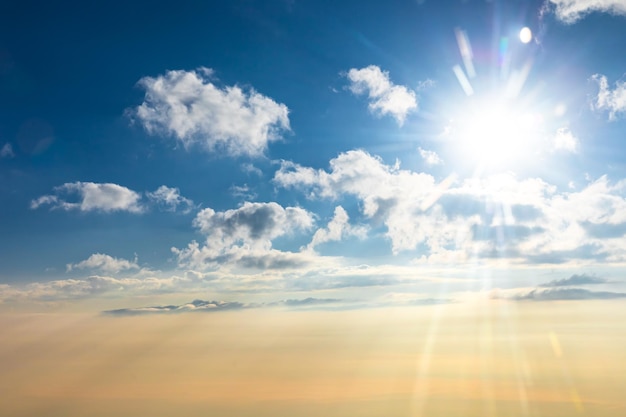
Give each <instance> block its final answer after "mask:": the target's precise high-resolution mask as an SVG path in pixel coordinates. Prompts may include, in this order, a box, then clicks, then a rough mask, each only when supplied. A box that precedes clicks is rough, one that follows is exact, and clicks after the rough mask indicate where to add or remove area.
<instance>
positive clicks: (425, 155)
mask: <svg viewBox="0 0 626 417" xmlns="http://www.w3.org/2000/svg"><path fill="white" fill-rule="evenodd" d="M417 150H418V151H419V153H420V156H421V157H422V159H423V160H424V162H425V163H426V165H441V164H443V160H442V159H441V158H440V157H439V155H437V152H435V151H429V150H426V149H422V148H417Z"/></svg>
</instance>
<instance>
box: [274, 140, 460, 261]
mask: <svg viewBox="0 0 626 417" xmlns="http://www.w3.org/2000/svg"><path fill="white" fill-rule="evenodd" d="M274 181H275V182H276V183H277V184H278V185H280V186H283V187H295V188H301V189H304V190H308V192H309V193H310V195H311V196H312V197H326V198H338V197H339V196H341V195H343V194H351V195H355V196H357V197H358V198H359V199H360V200H361V201H362V203H363V206H362V210H363V214H364V215H365V216H366V217H368V218H369V219H371V220H372V221H374V222H383V223H384V224H385V225H386V226H387V236H388V237H389V238H390V239H391V242H392V249H393V251H394V252H398V251H401V250H407V249H414V248H415V247H416V246H417V245H418V244H419V243H421V242H424V241H426V240H427V239H428V240H431V243H432V244H433V245H436V242H435V241H434V240H433V239H437V238H438V237H443V236H445V235H448V237H446V238H445V239H444V240H447V239H449V238H452V240H454V235H455V234H456V230H457V226H460V225H458V224H455V223H454V222H448V223H446V222H444V221H443V220H444V219H443V217H442V216H441V215H437V214H435V215H432V214H428V215H426V213H425V212H426V210H428V208H430V206H431V205H432V204H433V203H434V202H435V201H436V200H437V198H438V196H439V195H440V194H441V189H440V186H438V185H437V184H435V180H434V178H433V177H432V176H430V175H428V174H424V173H415V172H411V171H408V170H401V169H400V168H399V167H398V166H397V165H396V166H388V165H385V164H384V163H383V161H382V160H381V159H380V158H377V157H374V156H371V155H370V154H368V153H366V152H364V151H361V150H357V151H349V152H346V153H343V154H340V155H339V156H338V157H337V158H335V159H333V160H331V161H330V172H326V171H324V170H313V169H311V168H306V167H302V166H299V165H296V164H293V163H291V162H284V163H283V164H282V166H281V168H280V169H279V170H278V171H277V172H276V174H275V176H274ZM436 230H438V231H439V232H436ZM450 234H451V235H450Z"/></svg>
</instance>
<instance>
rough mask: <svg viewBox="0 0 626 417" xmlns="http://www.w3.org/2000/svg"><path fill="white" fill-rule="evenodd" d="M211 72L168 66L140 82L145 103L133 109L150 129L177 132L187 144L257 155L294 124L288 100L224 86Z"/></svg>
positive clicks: (138, 118) (154, 132)
mask: <svg viewBox="0 0 626 417" xmlns="http://www.w3.org/2000/svg"><path fill="white" fill-rule="evenodd" d="M211 74H212V71H211V70H209V69H200V70H196V71H182V70H179V71H168V72H166V73H165V74H164V75H160V76H158V77H144V78H142V79H141V80H140V81H139V85H141V86H142V87H143V88H144V89H145V90H146V95H145V98H144V102H143V103H142V104H141V105H140V106H138V107H137V108H136V109H135V110H134V111H133V116H134V117H135V118H136V119H137V120H139V121H140V122H141V123H142V125H143V126H144V127H145V129H146V130H147V131H148V132H149V133H151V134H158V135H173V136H174V137H175V138H176V139H178V140H179V141H180V142H182V143H183V145H184V146H185V147H188V146H190V145H192V144H195V143H198V144H201V145H203V146H204V147H205V148H206V149H207V150H209V151H219V150H223V151H225V152H226V153H227V154H229V155H232V156H237V155H249V156H257V155H260V154H262V153H263V151H264V150H265V149H266V148H267V145H268V143H269V142H271V141H275V140H279V139H280V138H281V134H282V133H283V132H284V131H288V130H289V129H290V127H289V118H288V113H289V110H288V109H287V106H285V105H284V104H280V103H277V102H275V101H274V100H272V99H271V98H269V97H266V96H264V95H262V94H259V93H257V92H256V91H255V90H254V89H249V91H244V90H243V89H242V88H240V87H238V86H236V85H235V86H225V87H219V86H217V85H215V84H213V83H212V82H211V81H210V80H209V77H210V75H211Z"/></svg>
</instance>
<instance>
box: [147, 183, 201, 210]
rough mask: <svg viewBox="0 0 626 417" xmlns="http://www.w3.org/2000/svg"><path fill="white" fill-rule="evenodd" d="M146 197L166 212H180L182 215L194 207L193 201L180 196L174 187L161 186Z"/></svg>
mask: <svg viewBox="0 0 626 417" xmlns="http://www.w3.org/2000/svg"><path fill="white" fill-rule="evenodd" d="M146 196H147V197H148V199H149V200H150V201H152V202H153V203H154V204H156V205H157V206H159V207H162V208H164V209H165V210H166V211H171V212H174V211H177V210H180V211H181V212H182V213H189V212H190V211H191V210H193V209H194V207H195V206H194V204H193V201H192V200H190V199H188V198H185V197H183V196H182V195H180V190H179V189H178V188H175V187H168V186H165V185H162V186H160V187H159V188H157V189H156V190H155V191H153V192H148V193H146Z"/></svg>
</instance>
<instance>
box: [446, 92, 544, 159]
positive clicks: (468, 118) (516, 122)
mask: <svg viewBox="0 0 626 417" xmlns="http://www.w3.org/2000/svg"><path fill="white" fill-rule="evenodd" d="M541 126H542V119H541V117H540V116H539V115H538V114H534V113H532V112H529V111H526V109H525V108H524V107H523V106H521V105H520V104H519V103H516V102H515V101H514V100H513V101H512V100H505V99H499V98H497V97H496V98H494V97H490V98H487V99H484V100H478V101H475V102H473V103H472V105H471V106H470V108H468V109H467V110H465V111H464V114H462V115H461V117H459V120H458V122H457V123H455V126H454V132H455V134H454V136H455V138H454V139H455V142H456V143H457V145H458V150H459V152H460V153H461V157H462V158H464V159H470V160H472V161H473V162H475V163H476V164H477V165H478V166H479V167H482V168H490V167H496V166H498V167H502V166H503V165H504V166H513V165H515V166H519V165H520V164H522V165H526V164H528V163H529V162H530V161H531V159H532V158H533V156H534V154H535V153H536V152H535V151H536V150H537V148H538V145H539V143H538V142H539V140H540V138H541Z"/></svg>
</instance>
